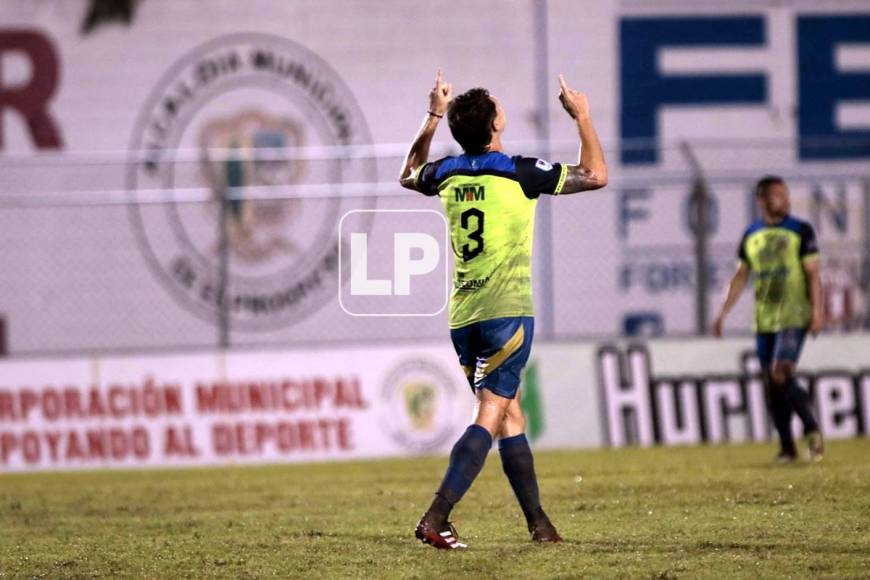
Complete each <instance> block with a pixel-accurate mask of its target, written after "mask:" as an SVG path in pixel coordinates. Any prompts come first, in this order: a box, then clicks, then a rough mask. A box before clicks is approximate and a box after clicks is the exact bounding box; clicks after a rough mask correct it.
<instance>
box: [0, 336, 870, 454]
mask: <svg viewBox="0 0 870 580" xmlns="http://www.w3.org/2000/svg"><path fill="white" fill-rule="evenodd" d="M868 345H870V337H868V336H866V335H855V336H850V337H847V338H824V339H820V340H817V341H811V342H810V343H809V344H808V345H807V346H806V350H805V354H804V357H803V359H802V363H801V381H803V383H804V385H805V386H806V387H807V388H809V389H810V392H811V393H812V396H813V399H814V402H815V409H816V413H817V417H818V419H819V423H820V425H821V428H822V430H823V432H824V433H825V434H826V436H827V437H828V438H829V439H838V438H847V437H856V436H867V435H868V431H867V425H868V420H870V348H868ZM0 377H2V378H0V470H2V471H33V470H54V469H93V468H140V467H167V466H192V465H227V464H254V463H284V462H304V461H317V460H342V459H359V458H372V457H406V456H413V455H418V454H445V453H447V452H448V451H449V450H450V448H451V446H452V445H453V443H454V442H455V440H456V439H457V438H458V437H459V435H460V434H461V433H462V431H463V430H464V429H465V427H466V426H467V425H468V424H469V422H470V420H471V418H472V412H473V397H472V395H471V391H470V389H469V388H468V386H467V383H466V381H465V378H464V377H463V376H462V373H461V371H460V370H459V368H458V365H457V364H456V362H455V354H454V353H453V351H452V348H451V347H450V346H449V345H447V344H443V343H430V344H425V345H417V346H408V345H391V346H384V347H380V348H359V349H342V350H318V351H314V350H311V351H292V352H278V351H275V352H251V353H236V354H224V353H203V354H196V355H178V356H162V357H147V356H144V357H125V358H101V359H66V360H63V359H58V360H33V361H18V362H4V363H0ZM523 407H524V408H525V411H526V415H527V420H528V425H527V432H528V435H529V437H530V439H531V440H532V442H533V445H534V446H535V447H536V448H538V449H552V448H569V449H570V448H579V447H601V446H607V445H610V446H623V445H634V444H637V445H653V444H661V445H690V444H700V443H705V442H706V443H726V442H738V441H766V440H768V439H769V438H770V437H771V434H770V427H769V424H768V420H767V416H766V412H765V407H764V394H763V389H762V386H761V383H760V380H759V378H758V373H757V364H756V362H755V360H754V355H753V354H752V345H751V344H750V343H748V341H745V340H725V341H721V342H718V341H713V340H698V341H652V342H648V343H642V344H641V343H637V344H627V345H623V344H612V345H607V344H601V345H597V344H591V343H558V344H552V343H540V344H538V345H536V346H535V348H534V350H533V355H532V358H531V360H530V362H529V365H528V367H527V371H526V375H525V379H524V386H523ZM797 427H798V425H797V422H796V423H795V429H797ZM795 432H796V433H797V434H798V435H799V434H800V432H799V431H797V430H796V431H795Z"/></svg>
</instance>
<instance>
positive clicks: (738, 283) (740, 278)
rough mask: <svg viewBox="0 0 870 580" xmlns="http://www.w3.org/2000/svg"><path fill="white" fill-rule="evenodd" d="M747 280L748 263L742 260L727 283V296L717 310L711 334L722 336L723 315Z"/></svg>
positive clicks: (734, 301) (725, 314)
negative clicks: (720, 307)
mask: <svg viewBox="0 0 870 580" xmlns="http://www.w3.org/2000/svg"><path fill="white" fill-rule="evenodd" d="M747 280H749V265H748V264H747V263H746V262H744V261H743V260H741V261H740V265H739V266H737V271H736V272H734V276H733V277H732V278H731V283H730V284H728V296H726V297H725V302H724V303H723V304H722V309H721V310H720V311H719V316H717V317H716V320H715V321H713V336H715V337H717V338H719V337H720V336H722V325H723V323H724V322H725V317H726V316H727V315H728V313H729V312H730V311H731V309H732V308H733V307H734V304H736V303H737V299H738V298H740V294H741V293H742V292H743V289H744V288H745V287H746V281H747Z"/></svg>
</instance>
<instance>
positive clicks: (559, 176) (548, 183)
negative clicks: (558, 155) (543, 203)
mask: <svg viewBox="0 0 870 580" xmlns="http://www.w3.org/2000/svg"><path fill="white" fill-rule="evenodd" d="M514 164H515V165H516V168H517V181H519V182H520V187H522V188H523V193H525V194H526V197H528V198H530V199H534V198H536V197H538V196H540V195H541V194H542V193H546V194H551V195H559V194H560V193H561V192H562V186H563V185H565V176H566V175H567V174H568V166H567V165H563V164H561V163H550V162H549V161H544V160H543V159H537V158H535V157H514Z"/></svg>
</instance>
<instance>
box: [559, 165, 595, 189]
mask: <svg viewBox="0 0 870 580" xmlns="http://www.w3.org/2000/svg"><path fill="white" fill-rule="evenodd" d="M602 185H603V184H602V183H601V179H600V178H599V176H597V175H595V174H594V173H592V171H590V170H589V169H587V168H585V167H583V166H581V165H569V166H568V173H567V175H566V176H565V184H564V185H563V186H562V192H561V193H563V194H565V193H576V192H578V191H587V190H590V189H599V188H601V187H602Z"/></svg>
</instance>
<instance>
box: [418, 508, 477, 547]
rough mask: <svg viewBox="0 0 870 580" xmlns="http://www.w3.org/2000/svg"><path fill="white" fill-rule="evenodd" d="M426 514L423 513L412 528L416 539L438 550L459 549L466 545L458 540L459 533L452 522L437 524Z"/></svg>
mask: <svg viewBox="0 0 870 580" xmlns="http://www.w3.org/2000/svg"><path fill="white" fill-rule="evenodd" d="M428 515H429V514H423V517H422V518H420V521H419V522H418V523H417V528H416V529H415V530H414V535H415V536H416V537H417V539H418V540H420V541H421V542H423V543H424V544H429V545H430V546H432V547H433V548H438V549H439V550H459V549H463V548H467V547H468V546H467V545H465V544H463V543H461V542H460V541H459V534H457V533H456V528H454V527H453V524H451V523H450V522H444V524H443V525H437V524H435V523H433V522H432V521H431V520H430V518H429V517H428Z"/></svg>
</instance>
